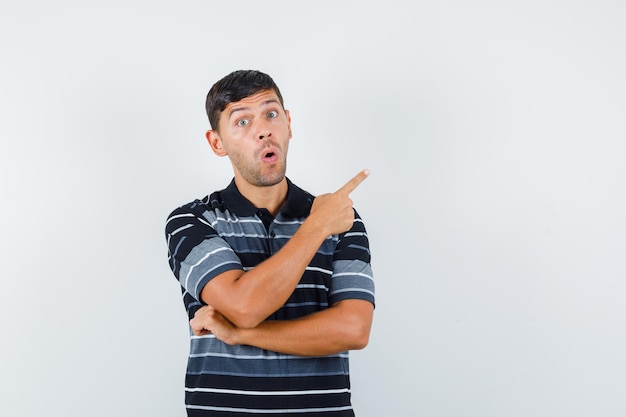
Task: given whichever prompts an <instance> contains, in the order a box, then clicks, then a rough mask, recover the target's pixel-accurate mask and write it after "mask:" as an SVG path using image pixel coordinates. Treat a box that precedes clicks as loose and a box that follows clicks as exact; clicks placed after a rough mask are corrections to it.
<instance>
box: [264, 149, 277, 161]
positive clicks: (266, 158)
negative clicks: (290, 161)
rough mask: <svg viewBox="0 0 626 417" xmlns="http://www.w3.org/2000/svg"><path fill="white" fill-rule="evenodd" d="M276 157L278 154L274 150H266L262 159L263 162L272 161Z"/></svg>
mask: <svg viewBox="0 0 626 417" xmlns="http://www.w3.org/2000/svg"><path fill="white" fill-rule="evenodd" d="M276 159H278V154H277V153H276V152H274V151H267V152H265V153H264V154H263V160H264V161H265V162H274V161H276Z"/></svg>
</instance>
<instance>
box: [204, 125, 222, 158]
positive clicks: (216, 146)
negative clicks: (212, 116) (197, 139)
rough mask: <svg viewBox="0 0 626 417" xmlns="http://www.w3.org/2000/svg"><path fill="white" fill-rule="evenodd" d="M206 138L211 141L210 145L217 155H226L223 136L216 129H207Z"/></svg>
mask: <svg viewBox="0 0 626 417" xmlns="http://www.w3.org/2000/svg"><path fill="white" fill-rule="evenodd" d="M206 140H207V141H208V142H209V146H211V149H212V150H213V153H214V154H215V155H217V156H226V151H225V150H224V147H223V145H222V138H221V137H220V135H219V133H217V132H216V131H215V130H207V132H206Z"/></svg>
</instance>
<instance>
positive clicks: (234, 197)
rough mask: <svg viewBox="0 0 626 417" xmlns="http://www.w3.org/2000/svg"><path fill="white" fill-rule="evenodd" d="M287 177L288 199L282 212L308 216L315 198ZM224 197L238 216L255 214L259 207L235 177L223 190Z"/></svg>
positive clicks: (227, 204)
mask: <svg viewBox="0 0 626 417" xmlns="http://www.w3.org/2000/svg"><path fill="white" fill-rule="evenodd" d="M286 179H287V201H286V202H285V204H284V205H283V207H282V208H281V209H280V212H281V213H283V214H284V215H286V216H288V217H306V216H308V215H309V213H310V212H311V206H312V205H313V199H314V198H315V197H314V196H313V195H311V194H310V193H308V192H306V191H304V190H303V189H301V188H300V187H298V186H296V185H295V184H294V183H292V182H291V180H290V179H289V178H286ZM221 194H222V199H223V201H224V203H225V204H226V207H228V209H229V210H230V211H232V212H233V213H235V214H236V215H238V216H241V217H245V216H253V215H254V214H255V213H256V212H257V211H258V209H259V208H264V207H255V206H254V205H253V204H252V203H251V202H250V201H248V200H247V199H246V198H245V197H244V196H243V195H242V194H241V193H240V192H239V189H238V188H237V185H236V184H235V179H234V178H233V180H232V181H231V182H230V184H229V185H228V187H226V188H225V189H224V190H223V191H222V193H221Z"/></svg>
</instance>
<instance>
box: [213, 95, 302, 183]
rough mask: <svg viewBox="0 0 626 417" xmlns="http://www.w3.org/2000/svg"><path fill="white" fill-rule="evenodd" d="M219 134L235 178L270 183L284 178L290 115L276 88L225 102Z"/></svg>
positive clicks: (289, 136)
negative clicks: (235, 100)
mask: <svg viewBox="0 0 626 417" xmlns="http://www.w3.org/2000/svg"><path fill="white" fill-rule="evenodd" d="M217 136H218V139H217V140H218V141H219V143H218V144H219V146H221V147H222V148H223V154H225V155H228V157H229V158H230V161H231V163H232V165H233V169H234V171H235V177H236V178H240V179H243V180H245V181H246V182H248V183H249V184H252V185H255V186H269V185H275V184H278V183H279V182H280V181H282V180H283V178H284V177H285V172H286V169H287V150H288V148H289V140H290V139H291V118H290V117H289V112H288V111H286V110H283V107H282V105H281V104H280V100H279V99H278V96H277V95H276V93H275V92H274V91H273V90H264V91H261V92H259V93H256V94H254V95H252V96H249V97H246V98H244V99H242V100H240V101H237V102H233V103H229V104H228V105H226V107H225V108H224V111H223V112H222V114H221V117H220V121H219V133H217ZM214 151H215V148H214Z"/></svg>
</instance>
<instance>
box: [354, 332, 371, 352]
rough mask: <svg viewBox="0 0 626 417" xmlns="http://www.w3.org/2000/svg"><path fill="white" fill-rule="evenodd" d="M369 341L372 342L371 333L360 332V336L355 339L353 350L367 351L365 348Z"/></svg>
mask: <svg viewBox="0 0 626 417" xmlns="http://www.w3.org/2000/svg"><path fill="white" fill-rule="evenodd" d="M369 340H370V332H369V330H368V331H363V332H359V334H357V335H355V337H354V338H353V340H352V347H351V350H361V349H365V347H366V346H367V345H368V343H369Z"/></svg>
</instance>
